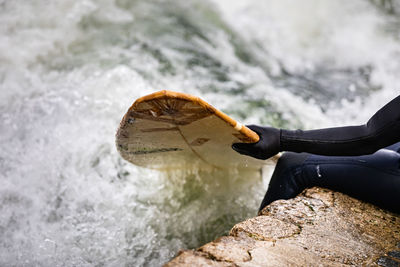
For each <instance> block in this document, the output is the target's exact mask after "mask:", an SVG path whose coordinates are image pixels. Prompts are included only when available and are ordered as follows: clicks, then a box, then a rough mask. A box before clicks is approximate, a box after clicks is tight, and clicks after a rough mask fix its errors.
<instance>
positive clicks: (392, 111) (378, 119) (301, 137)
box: [280, 96, 400, 156]
mask: <svg viewBox="0 0 400 267" xmlns="http://www.w3.org/2000/svg"><path fill="white" fill-rule="evenodd" d="M280 134H281V136H280V149H281V151H294V152H309V153H313V154H319V155H328V156H336V155H337V156H339V155H340V156H355V155H366V154H371V153H374V152H375V151H377V150H378V149H380V148H384V147H386V146H389V145H391V144H394V143H396V142H399V141H400V96H398V97H396V98H395V99H393V100H392V101H391V102H389V103H388V104H386V105H385V106H384V107H383V108H381V109H380V110H379V111H378V112H377V113H375V115H374V116H372V118H371V119H370V120H369V121H368V122H367V124H365V125H359V126H348V127H337V128H326V129H320V130H310V131H302V130H295V131H291V130H281V133H280Z"/></svg>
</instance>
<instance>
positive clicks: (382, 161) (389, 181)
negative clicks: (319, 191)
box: [260, 143, 400, 212]
mask: <svg viewBox="0 0 400 267" xmlns="http://www.w3.org/2000/svg"><path fill="white" fill-rule="evenodd" d="M399 150H400V143H397V144H395V145H393V146H390V147H388V148H386V149H381V150H379V151H377V152H376V153H374V154H372V155H366V156H358V157H327V156H318V155H311V154H306V153H290V152H289V153H285V154H284V155H283V156H282V157H281V159H280V160H279V161H278V164H277V166H276V169H275V171H274V174H273V175H272V178H271V182H270V184H269V187H268V191H267V193H266V195H265V197H264V200H263V201H262V203H261V206H260V210H261V209H263V208H264V207H265V206H266V205H268V204H270V203H271V202H272V201H275V200H277V199H289V198H292V197H295V196H296V195H297V194H299V193H300V192H301V191H303V190H304V189H305V188H308V187H312V186H320V187H325V188H329V189H332V190H335V191H339V192H342V193H345V194H348V195H350V196H353V197H355V198H358V199H361V200H364V201H367V202H370V203H373V204H375V205H378V206H380V207H382V208H385V209H389V210H392V211H395V212H400V154H399V153H397V152H395V151H399Z"/></svg>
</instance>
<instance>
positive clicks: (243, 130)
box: [128, 90, 260, 143]
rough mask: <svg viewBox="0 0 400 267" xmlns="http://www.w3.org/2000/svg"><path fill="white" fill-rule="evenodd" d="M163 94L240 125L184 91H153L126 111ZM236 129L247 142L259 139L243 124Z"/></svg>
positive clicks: (234, 124) (232, 123)
mask: <svg viewBox="0 0 400 267" xmlns="http://www.w3.org/2000/svg"><path fill="white" fill-rule="evenodd" d="M165 96H167V97H172V98H178V99H184V100H188V101H191V102H195V103H197V104H199V105H200V106H202V107H204V108H205V109H207V110H209V111H210V112H212V113H214V114H215V115H216V116H218V117H219V118H221V119H222V120H224V121H225V122H227V123H228V124H230V125H231V126H232V127H233V128H235V127H237V125H241V124H240V123H238V122H237V121H236V120H234V119H232V118H231V117H229V116H228V115H226V114H225V113H223V112H222V111H220V110H218V109H216V108H214V107H213V106H211V105H210V104H208V103H207V102H206V101H204V100H203V99H201V98H199V97H196V96H192V95H189V94H185V93H178V92H173V91H168V90H162V91H158V92H155V93H152V94H149V95H146V96H143V97H140V98H138V99H137V100H136V101H135V102H134V103H133V105H132V106H131V107H130V108H129V110H128V112H129V111H130V110H132V109H135V107H136V106H137V105H138V104H139V103H142V102H146V101H150V100H153V99H155V98H162V97H165ZM238 131H239V132H240V133H242V134H243V135H245V136H247V137H248V138H249V140H250V142H249V143H256V142H258V140H260V137H259V136H258V134H257V133H255V132H254V131H252V130H250V129H249V128H247V127H246V126H244V125H242V126H241V128H240V129H238Z"/></svg>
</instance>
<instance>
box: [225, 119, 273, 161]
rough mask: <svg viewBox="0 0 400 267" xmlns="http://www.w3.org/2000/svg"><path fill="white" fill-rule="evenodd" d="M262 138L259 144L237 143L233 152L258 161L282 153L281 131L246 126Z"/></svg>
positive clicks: (271, 128) (233, 146)
mask: <svg viewBox="0 0 400 267" xmlns="http://www.w3.org/2000/svg"><path fill="white" fill-rule="evenodd" d="M246 126H247V127H248V128H249V129H251V130H253V131H254V132H256V133H257V134H258V135H259V136H260V140H259V141H258V142H257V143H235V144H233V145H232V148H233V150H235V151H236V152H239V153H240V154H242V155H247V156H251V157H254V158H257V159H263V160H264V159H268V158H270V157H272V156H274V155H276V154H277V153H279V152H280V132H281V131H280V129H276V128H273V127H261V126H257V125H246Z"/></svg>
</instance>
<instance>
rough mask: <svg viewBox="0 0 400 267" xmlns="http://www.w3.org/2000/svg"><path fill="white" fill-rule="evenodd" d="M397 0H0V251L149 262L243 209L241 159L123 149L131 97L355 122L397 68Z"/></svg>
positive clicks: (16, 259) (307, 120)
mask: <svg viewBox="0 0 400 267" xmlns="http://www.w3.org/2000/svg"><path fill="white" fill-rule="evenodd" d="M399 14H400V4H399V2H398V1H356V0H355V1H344V0H336V1H317V0H307V1H302V2H301V3H297V2H293V1H289V0H284V1H282V0H280V1H268V2H260V1H255V0H246V1H237V2H232V1H228V0H224V1H215V2H214V1H199V0H192V1H183V0H182V1H172V0H151V1H130V0H129V1H128V0H116V1H112V0H101V1H90V0H79V1H69V0H62V1H56V2H54V1H53V2H48V1H39V0H36V1H0V25H1V26H0V31H1V34H0V185H1V186H0V265H8V266H9V265H18V266H32V265H41V266H61V265H68V266H71V265H74V266H91V265H111V266H114V265H115V266H119V265H128V266H157V265H161V264H162V263H164V262H166V261H168V260H169V259H170V258H171V257H173V256H174V255H175V253H176V252H177V251H178V250H179V249H181V248H194V247H197V246H199V245H201V244H203V243H205V242H208V241H211V240H213V239H214V238H216V237H218V236H220V235H222V234H226V233H227V232H228V231H229V229H230V228H231V227H232V226H233V224H235V223H237V222H239V221H241V220H243V219H245V218H248V217H250V216H253V215H255V213H256V210H257V207H258V204H259V202H260V200H261V198H262V195H263V193H264V192H265V187H266V184H267V181H265V180H264V181H262V179H260V174H259V173H252V172H250V171H248V172H246V171H240V172H239V171H235V170H233V171H231V172H229V173H228V172H223V171H215V170H214V171H212V170H211V171H210V170H209V171H207V170H197V171H195V170H181V171H178V170H177V171H176V172H171V173H158V172H155V171H151V170H147V169H141V168H138V167H135V166H133V165H131V164H129V163H127V162H125V161H123V160H122V159H121V158H120V156H119V155H118V153H117V152H116V149H115V147H114V133H115V130H116V128H117V126H118V122H119V120H120V119H121V117H122V115H123V114H124V113H125V111H126V110H127V108H128V107H129V106H130V104H131V103H132V102H133V101H134V99H136V98H137V97H140V96H143V95H145V94H148V93H151V92H153V91H156V90H161V89H168V90H175V91H182V92H186V93H191V94H195V95H198V96H201V97H202V98H203V99H206V100H207V101H209V102H211V103H212V104H213V105H214V106H216V107H218V108H221V109H223V111H225V112H226V113H228V114H230V115H232V116H233V117H235V118H237V119H240V120H243V121H244V122H246V123H261V124H269V125H273V126H276V127H289V128H296V127H301V128H306V129H308V128H319V127H326V126H337V125H344V124H354V123H363V122H365V121H366V120H367V119H368V118H369V117H370V116H371V115H372V114H373V113H374V112H375V111H376V110H377V109H379V107H381V106H382V105H383V104H384V103H385V102H387V101H388V100H390V99H391V98H393V97H394V96H396V95H397V94H398V92H399V84H400V76H399V75H398V73H400V45H399V39H400V30H399V29H400V27H399V25H400V17H399V16H400V15H399Z"/></svg>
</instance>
